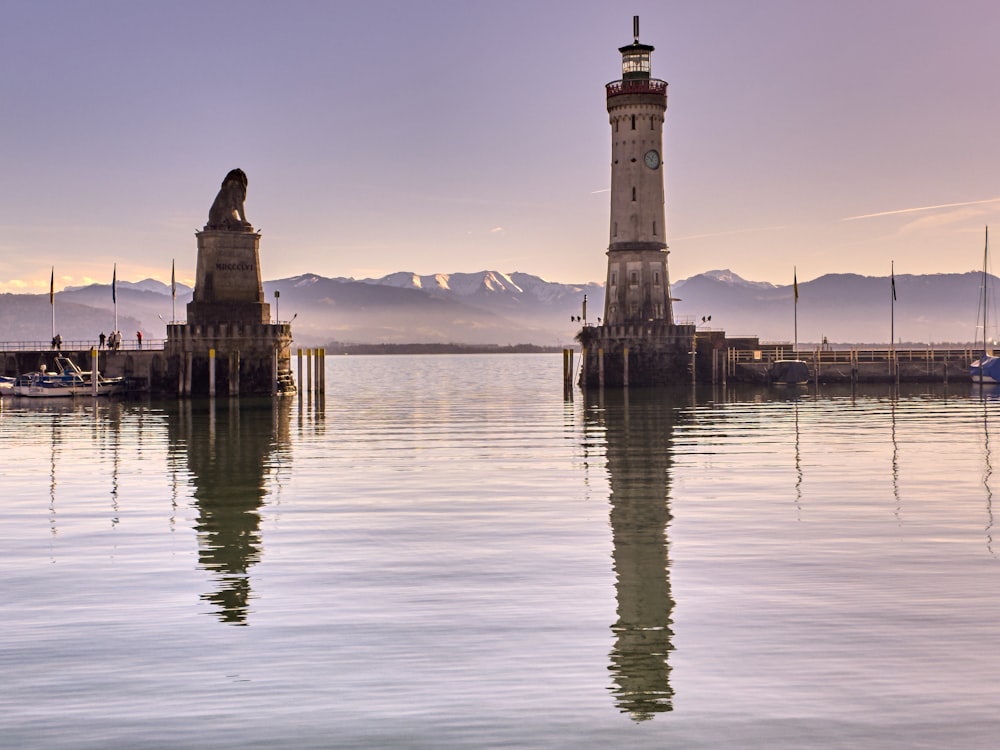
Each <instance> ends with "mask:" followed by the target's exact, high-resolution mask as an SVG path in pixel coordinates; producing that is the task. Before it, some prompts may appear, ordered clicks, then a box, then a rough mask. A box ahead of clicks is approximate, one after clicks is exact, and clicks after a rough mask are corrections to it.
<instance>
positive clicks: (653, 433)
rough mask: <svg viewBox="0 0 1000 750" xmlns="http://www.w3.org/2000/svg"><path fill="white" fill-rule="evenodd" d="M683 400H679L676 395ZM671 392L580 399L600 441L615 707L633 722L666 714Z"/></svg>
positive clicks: (669, 700) (674, 405) (669, 692)
mask: <svg viewBox="0 0 1000 750" xmlns="http://www.w3.org/2000/svg"><path fill="white" fill-rule="evenodd" d="M682 398H683V397H682ZM680 405H681V402H680V401H678V400H677V398H676V396H675V394H673V393H672V392H666V391H663V390H661V389H635V390H633V391H632V392H631V393H630V392H629V391H628V390H624V391H622V390H617V389H615V390H608V391H606V392H605V393H604V394H603V395H601V396H598V394H596V393H595V394H591V393H588V394H587V401H586V407H587V411H586V413H587V415H588V419H592V420H595V421H597V422H599V423H601V424H602V425H603V427H604V430H605V434H606V439H607V460H608V463H607V465H608V474H609V479H610V485H611V495H610V504H611V510H610V521H611V531H612V540H613V544H614V547H613V553H612V558H613V564H614V570H615V579H616V583H615V588H616V594H617V601H618V609H617V613H618V619H617V620H616V622H615V623H614V624H613V625H612V626H611V630H612V631H613V632H614V636H615V640H614V646H613V648H612V650H611V654H610V661H611V664H610V667H609V669H610V671H611V676H612V680H613V683H614V684H613V687H612V688H611V692H612V693H613V694H614V696H615V703H616V705H617V706H618V708H619V709H621V710H622V711H623V712H627V713H628V714H630V716H631V717H632V719H633V720H635V721H644V720H647V719H651V718H653V717H654V716H655V714H657V713H662V712H665V711H670V710H672V709H673V689H672V688H671V687H670V660H669V656H670V651H671V650H672V649H673V646H672V643H671V639H672V637H673V632H672V630H671V622H672V621H671V613H672V611H673V607H674V602H673V599H672V598H671V593H670V576H669V572H668V571H669V554H668V553H669V545H668V541H667V526H668V524H669V522H670V497H669V490H670V487H669V483H670V462H671V453H670V450H671V440H672V433H673V428H674V424H675V421H676V419H677V409H678V406H680Z"/></svg>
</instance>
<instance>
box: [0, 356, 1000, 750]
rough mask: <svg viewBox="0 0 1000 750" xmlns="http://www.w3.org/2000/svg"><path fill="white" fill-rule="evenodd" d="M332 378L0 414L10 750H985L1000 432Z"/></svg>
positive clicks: (998, 640)
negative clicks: (263, 389)
mask: <svg viewBox="0 0 1000 750" xmlns="http://www.w3.org/2000/svg"><path fill="white" fill-rule="evenodd" d="M561 365H562V361H561V357H559V356H558V355H525V356H517V355H497V356H486V355H480V356H468V357H462V356H427V357H419V356H413V357H389V356H386V357H336V358H330V359H329V360H328V362H327V377H328V385H327V388H328V391H327V394H326V397H325V399H324V400H323V401H318V400H302V401H299V400H291V399H288V400H284V401H280V402H276V403H272V402H271V401H269V400H267V401H246V400H244V401H242V402H240V403H238V404H237V403H236V402H230V401H228V400H226V399H223V400H220V401H218V402H217V403H216V404H215V405H214V406H212V405H210V403H209V402H201V401H199V402H194V403H173V402H170V403H117V402H104V401H101V402H99V403H97V404H96V406H95V405H94V403H93V402H92V401H91V400H89V399H86V400H81V401H79V402H77V403H73V404H64V405H54V404H50V403H46V404H36V403H28V404H22V403H17V402H9V401H8V402H5V403H4V405H3V408H2V410H0V447H2V451H3V453H2V455H3V457H4V461H3V469H2V477H3V479H2V487H3V500H2V502H0V667H2V669H3V676H4V679H3V681H2V682H0V747H4V748H7V747H10V748H74V749H77V748H135V747H142V748H191V747H198V748H286V747H287V748H327V747H337V748H340V747H344V748H365V747H370V748H386V747H403V748H452V747H454V748H473V747H474V748H480V747H505V748H509V747H520V748H540V747H545V748H580V747H595V748H597V747H599V748H606V747H638V748H647V747H648V748H654V747H655V748H719V747H740V748H776V747H781V748H810V747H817V748H857V747H871V748H941V747H962V748H980V747H982V748H986V747H994V746H995V745H996V737H997V736H998V734H1000V712H998V711H997V708H998V704H1000V690H998V688H997V686H996V676H997V675H998V674H1000V648H998V646H1000V626H998V623H1000V559H998V557H1000V534H998V533H997V530H996V528H995V523H994V518H993V509H992V502H993V498H992V493H993V489H992V488H993V486H994V485H996V484H997V481H1000V478H996V477H994V476H993V469H992V465H993V463H994V462H997V461H998V460H1000V459H998V451H1000V402H998V401H997V400H995V399H994V397H993V394H985V395H986V398H980V397H979V394H978V392H974V391H972V390H970V388H969V386H967V385H961V386H960V385H952V386H942V385H936V386H921V387H919V388H916V389H911V390H906V389H904V390H903V391H902V392H898V391H893V390H892V389H890V388H888V387H885V388H879V387H869V388H867V389H862V390H860V391H859V392H857V393H851V391H850V390H843V389H824V388H822V387H821V388H820V390H819V391H818V392H816V391H814V390H811V389H805V388H803V389H801V390H792V391H779V390H771V391H768V390H756V389H746V390H744V389H729V390H726V391H723V390H721V389H714V390H713V389H703V390H699V392H698V393H697V394H695V393H693V392H692V391H691V390H690V389H682V390H679V391H677V392H664V391H643V390H638V389H637V390H635V391H633V392H632V393H630V394H629V395H628V396H627V398H626V397H625V396H624V395H623V394H622V393H620V392H608V393H606V394H604V397H603V398H599V397H598V395H597V394H590V395H589V396H588V397H586V398H585V397H583V396H582V395H581V394H580V393H579V392H578V393H577V394H576V398H575V399H574V400H573V401H572V402H565V401H563V399H562V389H561V385H560V376H561Z"/></svg>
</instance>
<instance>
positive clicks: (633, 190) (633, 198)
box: [632, 188, 635, 200]
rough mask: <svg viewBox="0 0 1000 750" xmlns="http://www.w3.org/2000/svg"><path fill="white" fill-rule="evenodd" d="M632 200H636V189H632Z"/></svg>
mask: <svg viewBox="0 0 1000 750" xmlns="http://www.w3.org/2000/svg"><path fill="white" fill-rule="evenodd" d="M632 200H635V188H632Z"/></svg>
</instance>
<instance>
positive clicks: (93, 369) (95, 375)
mask: <svg viewBox="0 0 1000 750" xmlns="http://www.w3.org/2000/svg"><path fill="white" fill-rule="evenodd" d="M100 379H101V373H100V369H99V363H98V361H97V349H95V348H94V347H90V392H91V394H92V395H94V396H97V381H99V380H100Z"/></svg>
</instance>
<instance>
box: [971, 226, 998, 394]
mask: <svg viewBox="0 0 1000 750" xmlns="http://www.w3.org/2000/svg"><path fill="white" fill-rule="evenodd" d="M989 260H990V229H989V227H987V228H986V247H985V249H984V250H983V286H982V290H981V292H980V297H982V302H983V356H982V357H980V358H979V359H977V360H976V361H975V362H973V363H972V364H971V365H969V375H971V376H972V382H973V383H987V384H989V383H1000V357H995V356H994V355H993V354H992V353H991V352H990V348H989V345H988V342H987V338H986V331H987V329H986V315H987V312H988V309H989V305H988V304H987V302H988V300H989V283H990V276H989Z"/></svg>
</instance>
